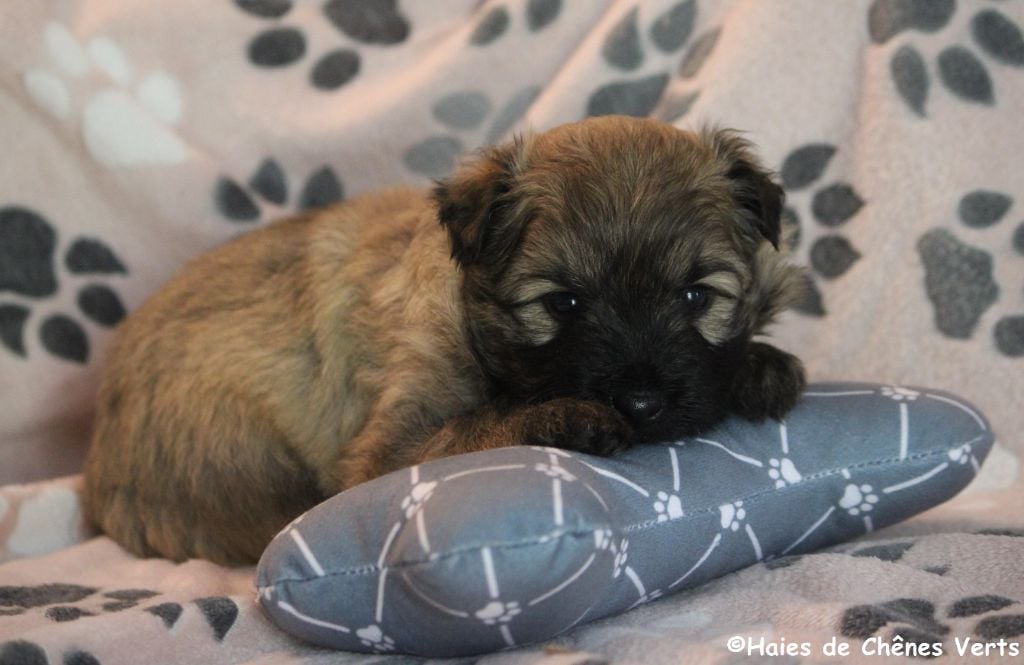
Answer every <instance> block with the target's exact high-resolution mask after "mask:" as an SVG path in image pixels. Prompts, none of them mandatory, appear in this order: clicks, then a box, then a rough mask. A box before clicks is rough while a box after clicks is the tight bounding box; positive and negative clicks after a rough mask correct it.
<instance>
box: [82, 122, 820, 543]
mask: <svg viewBox="0 0 1024 665" xmlns="http://www.w3.org/2000/svg"><path fill="white" fill-rule="evenodd" d="M772 188H774V189H772ZM777 190H778V188H777V187H775V186H774V184H772V183H771V181H770V180H769V179H768V176H767V174H766V173H764V172H763V170H761V169H760V167H758V166H757V165H756V162H755V161H754V158H753V157H752V156H751V155H750V153H749V151H748V148H747V147H746V145H745V144H744V143H742V142H741V141H739V140H738V139H736V137H735V136H734V135H731V134H728V133H724V132H713V131H707V132H704V133H702V134H700V135H694V134H689V133H686V132H682V131H680V130H677V129H674V128H671V127H668V126H665V125H660V124H658V123H655V122H653V121H640V120H633V119H627V118H617V117H607V118H600V119H594V120H590V121H586V122H584V123H577V124H574V125H566V126H563V127H560V128H556V129H555V130H552V131H550V132H548V133H546V134H542V135H540V136H537V137H529V138H526V139H523V140H520V141H518V142H516V143H515V144H512V145H509V146H504V147H501V148H496V149H492V150H490V151H489V152H486V153H484V154H483V155H481V156H480V157H478V158H477V159H475V160H474V161H471V162H469V163H468V164H466V165H465V166H463V167H462V168H461V169H460V170H459V171H458V172H457V173H456V175H455V176H453V178H451V179H450V180H449V181H447V182H446V183H443V184H442V185H441V186H440V187H439V188H438V190H437V191H436V192H435V195H434V198H431V197H430V196H429V193H427V192H422V191H418V190H393V191H388V192H383V193H378V194H373V195H369V196H365V197H362V198H359V199H355V200H352V201H350V202H347V203H345V204H342V205H340V206H337V207H334V208H331V209H327V210H324V211H321V212H317V213H312V214H309V215H305V216H302V217H299V218H295V219H290V220H286V221H282V222H278V223H275V224H271V225H269V226H267V227H265V228H263V229H260V230H257V231H255V232H253V233H250V234H248V235H245V236H243V237H241V238H239V239H238V240H236V241H234V242H232V243H229V244H227V245H225V246H223V247H220V248H218V249H216V250H214V251H212V252H210V253H208V254H206V255H204V256H201V257H199V258H198V259H196V260H195V261H193V262H192V263H191V264H189V265H188V266H187V267H186V268H185V269H184V270H183V271H182V272H181V273H180V274H179V275H178V276H177V277H175V278H174V279H173V280H172V281H171V282H170V283H168V284H167V285H166V286H165V287H164V288H163V289H162V290H161V291H160V292H159V293H157V294H156V295H155V296H154V297H153V298H151V299H150V300H149V301H148V302H147V303H146V304H145V305H143V306H142V307H141V308H140V309H139V310H138V311H136V312H135V313H133V314H132V315H131V316H130V317H129V318H128V319H127V320H126V321H125V322H124V324H123V325H122V326H121V328H120V329H119V330H118V332H117V334H116V337H115V339H114V341H113V342H112V344H111V345H110V347H109V350H108V352H107V356H108V358H109V360H108V363H107V366H106V369H105V377H104V380H103V384H102V387H101V391H100V397H99V405H98V406H99V408H98V417H97V422H96V430H95V436H94V439H93V444H92V449H91V452H90V455H89V459H88V462H87V467H86V489H85V507H86V511H87V515H88V517H89V518H91V519H92V520H93V521H94V522H95V523H97V524H98V525H99V526H100V527H101V528H102V529H103V530H104V531H106V532H107V533H108V534H110V535H111V536H112V537H113V538H115V539H116V540H117V541H119V542H120V543H121V544H123V545H124V546H125V547H126V548H128V549H129V550H130V551H132V552H134V553H136V554H139V555H160V556H164V557H168V558H172V559H176V560H181V559H185V558H187V557H203V558H207V559H211V560H213V561H216V562H219V563H245V562H252V561H254V560H255V559H256V558H258V556H259V554H260V553H261V551H262V549H263V548H264V547H265V545H266V544H267V542H268V541H269V540H270V538H271V537H272V536H273V535H274V534H275V533H276V532H277V531H278V530H279V529H280V528H281V527H282V526H283V525H284V524H286V523H287V522H288V521H289V520H291V519H292V518H294V517H295V516H297V515H298V514H299V513H301V512H302V511H304V510H306V509H308V508H309V507H311V506H312V505H314V504H315V503H316V502H318V501H320V500H322V499H323V498H325V497H327V496H330V495H332V494H334V493H336V492H338V491H341V490H343V489H345V488H346V487H351V486H353V485H354V484H356V483H360V482H363V481H366V480H368V479H371V478H374V477H376V476H379V475H381V474H383V473H386V472H389V471H392V470H395V469H399V468H402V467H405V466H408V465H412V464H416V463H419V462H421V461H425V460H429V459H433V458H436V457H440V456H445V455H451V454H456V453H461V452H468V451H473V450H481V449H487V448H494V447H499V446H507V445H516V444H540V445H552V446H561V447H566V448H575V449H580V450H585V451H588V452H596V453H607V452H612V451H614V450H617V449H620V448H621V447H623V446H624V445H627V444H628V443H629V442H631V441H632V440H633V439H635V438H640V439H641V440H646V439H648V438H651V437H658V436H663V435H667V434H670V433H672V432H669V431H668V430H665V431H662V430H658V429H652V430H651V432H650V436H647V435H644V434H643V429H642V428H640V427H633V425H632V423H630V422H627V419H626V418H625V417H624V416H623V415H622V414H620V413H619V412H618V411H616V410H615V409H614V408H612V406H611V402H612V401H613V398H614V397H615V395H611V394H608V392H607V391H606V390H605V388H604V387H602V386H603V385H604V384H600V385H599V384H598V383H593V381H596V379H594V380H593V381H591V379H590V378H587V379H586V380H584V378H583V377H579V378H578V381H577V383H573V384H571V385H570V384H564V381H563V380H562V378H557V380H556V379H554V378H552V376H549V375H548V374H546V372H550V371H552V365H553V363H554V364H557V362H555V361H552V359H551V358H556V359H559V358H560V359H562V360H559V361H558V362H562V361H565V362H570V361H572V358H571V357H570V355H569V352H568V351H566V350H559V347H558V345H559V344H560V343H561V342H560V340H561V338H562V336H564V335H567V334H568V333H567V332H566V331H567V330H568V324H566V323H564V322H559V321H557V320H555V319H554V318H553V316H552V314H551V312H550V311H549V310H548V309H546V308H545V306H544V305H543V304H542V303H541V300H542V298H543V297H544V296H545V295H546V294H549V293H550V292H552V291H556V290H559V289H565V288H567V284H566V283H564V282H565V281H572V282H573V283H579V284H580V285H581V286H580V287H579V288H580V289H584V288H585V286H584V285H586V284H604V283H607V284H608V285H609V289H610V290H609V291H608V292H609V293H610V292H611V290H613V289H611V287H615V288H618V287H621V288H623V289H625V290H626V291H625V292H628V293H637V294H639V295H640V296H643V295H644V294H646V293H652V294H653V293H654V292H655V291H657V290H658V289H660V288H661V287H660V285H661V284H662V283H663V282H673V280H674V282H676V283H678V284H679V285H684V284H685V283H687V280H694V279H696V280H698V283H700V284H704V285H706V286H709V287H711V288H712V289H713V290H714V291H715V292H716V293H717V294H718V295H716V296H715V300H714V301H713V302H712V305H711V307H710V308H709V309H708V311H707V312H706V313H704V314H701V315H700V316H697V315H694V316H690V317H689V318H687V317H686V316H681V315H678V314H677V313H674V311H673V310H672V305H671V304H665V302H670V300H669V301H664V300H660V301H658V302H657V303H655V301H654V300H652V301H651V302H652V304H651V306H650V307H649V308H648V309H649V310H650V312H651V313H652V314H651V316H655V315H657V317H659V318H658V319H657V321H654V319H652V320H651V321H646V319H645V322H644V324H643V325H639V324H637V325H634V326H632V327H631V328H629V331H630V332H629V335H632V337H630V339H631V340H632V341H631V342H630V346H631V347H632V346H637V347H638V348H640V349H641V350H642V349H643V348H646V346H645V345H647V346H650V345H658V344H661V345H662V346H663V345H664V344H665V342H664V340H665V339H667V338H668V337H667V336H672V335H676V336H680V335H688V336H689V337H686V339H691V338H692V339H693V340H694V342H693V345H695V346H698V347H700V350H699V354H705V355H707V354H712V355H713V358H712V355H707V358H708V359H709V360H708V363H711V364H710V365H709V366H710V367H711V368H712V372H713V373H715V377H716V378H715V382H716V385H717V384H721V389H720V390H718V392H717V393H715V395H717V397H716V399H717V401H718V402H721V404H718V403H712V402H713V401H714V400H712V401H710V402H708V404H703V403H701V404H703V405H702V406H700V407H699V408H702V409H707V410H709V411H708V415H707V417H706V418H704V419H702V420H699V421H698V420H693V421H692V422H691V421H687V420H686V417H687V416H686V415H685V414H683V415H680V416H679V418H682V420H680V421H678V422H680V423H683V422H686V423H689V425H688V427H690V426H692V427H690V428H691V429H693V428H697V427H704V426H707V425H708V424H710V423H712V422H713V421H715V420H717V419H720V418H721V417H722V416H724V414H725V413H726V412H727V411H730V410H732V411H737V412H740V413H741V414H743V415H746V416H748V417H764V416H776V417H778V416H781V415H782V413H784V412H785V410H786V409H788V408H789V407H790V406H792V404H793V402H794V401H795V399H796V395H797V394H798V393H799V390H800V388H801V387H802V385H803V376H802V372H801V370H800V366H799V362H798V361H796V359H795V358H792V356H789V355H788V354H783V353H782V352H781V351H778V350H776V349H774V348H772V347H770V346H767V345H765V344H760V343H751V342H750V341H749V340H750V337H751V336H752V335H753V334H755V333H756V332H757V331H759V330H760V329H761V327H762V326H763V325H765V324H766V323H767V322H768V321H769V320H770V319H771V318H772V316H774V314H775V313H776V312H777V311H778V310H779V309H780V308H782V307H784V306H786V305H787V304H789V303H790V302H791V301H792V299H793V297H794V294H795V293H796V283H797V281H796V273H795V271H794V269H793V268H792V267H791V266H789V265H788V264H786V263H784V262H783V261H782V260H781V259H780V258H779V255H778V253H777V252H776V251H775V249H774V248H773V245H777V244H778V207H779V205H781V191H777ZM773 206H774V209H771V208H773ZM439 220H440V222H441V223H440V224H439V223H438V222H439ZM682 220H692V222H690V221H688V222H686V223H693V224H697V223H698V221H699V223H700V224H701V227H700V229H701V230H700V232H699V233H685V234H682V235H679V234H678V231H679V228H678V227H679V226H680V225H681V224H683V221H682ZM674 234H675V235H674ZM611 248H619V249H620V250H621V251H620V252H619V253H618V254H616V255H615V257H612V255H611V254H610V251H611ZM452 257H453V258H452ZM613 258H614V261H613ZM701 262H703V263H701ZM612 264H614V265H615V266H616V267H615V268H614V269H612V268H610V267H609V266H610V265H612ZM697 264H701V265H705V266H711V267H710V268H708V271H707V273H706V274H704V275H697V276H696V277H695V276H694V274H693V269H694V266H695V265H697ZM602 280H604V281H602ZM609 280H610V281H609ZM574 288H575V287H574ZM599 291H600V289H599ZM658 293H660V291H658ZM651 297H652V298H654V296H653V295H652V296H651ZM591 301H593V302H595V303H596V302H597V299H596V298H592V299H591ZM602 306H603V305H602ZM595 307H596V304H595ZM608 307H609V309H608V312H611V314H609V315H608V316H609V317H611V318H613V319H615V318H616V317H618V318H619V319H623V320H625V318H626V317H625V315H624V314H622V316H619V315H617V314H615V312H616V311H618V312H619V314H621V313H622V312H623V311H625V310H623V309H620V310H615V309H614V306H613V305H611V304H609V305H608ZM643 311H644V312H646V311H647V310H643ZM616 320H617V319H616ZM580 325H583V324H582V323H581V324H580ZM622 325H623V326H626V324H625V323H623V324H622ZM627 327H628V326H627ZM657 331H660V332H657ZM656 333H657V334H656ZM581 334H583V333H581ZM608 334H609V337H608V339H605V337H603V336H602V333H594V334H593V335H591V336H588V337H585V339H586V340H587V341H588V343H593V344H594V345H596V346H599V347H602V348H603V347H604V346H610V347H611V348H613V349H614V347H615V346H616V344H618V343H619V342H618V341H617V340H619V337H616V336H615V335H613V334H612V332H609V333H608ZM615 334H616V335H617V334H618V333H615ZM588 335H589V333H588ZM673 339H674V337H673ZM680 339H683V338H682V337H680ZM687 344H689V343H686V344H684V343H680V344H679V346H680V349H679V350H680V351H681V352H682V351H683V350H685V349H682V347H683V346H686V345H687ZM577 346H578V345H577ZM544 353H555V354H556V355H555V356H551V357H550V358H549V357H547V356H543V354H544ZM694 353H698V351H694ZM538 354H540V355H538ZM699 354H698V356H695V358H698V357H699V358H703V357H704V356H701V355H699ZM651 357H653V356H651ZM694 362H696V360H694ZM716 363H717V364H716ZM579 364H580V363H576V364H575V365H572V364H571V365H568V366H567V367H568V368H569V369H568V370H566V369H564V368H563V369H557V368H555V369H556V370H557V371H559V372H560V373H561V374H562V375H565V374H572V368H573V367H575V366H576V365H579ZM652 364H653V365H657V363H654V362H653V361H652V360H651V358H649V357H647V356H644V358H643V359H642V362H641V360H637V362H636V363H634V365H635V366H634V365H630V366H629V367H626V368H624V369H623V370H622V371H623V374H622V376H621V377H618V375H616V376H617V377H618V378H616V379H615V380H616V381H619V382H620V383H621V382H626V381H632V380H633V379H632V378H630V377H633V375H634V374H636V375H637V376H639V375H640V374H643V377H644V378H643V379H642V381H644V382H648V383H649V382H650V381H654V379H650V378H649V376H648V375H651V373H652V372H654V373H655V374H656V373H657V371H656V370H657V366H655V368H654V369H653V370H652V369H651V367H650V366H651V365H652ZM638 367H642V368H644V369H643V371H642V372H641V370H638V369H636V368H638ZM687 367H689V366H687ZM715 367H718V368H719V369H718V370H715V369H714V368H715ZM634 370H635V371H634ZM601 371H603V370H601ZM690 371H691V369H678V374H679V376H678V377H676V378H678V379H679V381H682V382H684V381H683V379H686V380H687V381H690V380H691V379H689V378H687V377H688V376H689V375H688V374H687V372H690ZM666 372H668V370H666ZM599 373H600V372H598V371H597V370H595V374H594V376H597V375H598V374H599ZM684 375H685V376H684ZM701 376H703V375H701ZM640 380H641V379H637V381H640ZM659 380H660V379H659ZM672 380H673V376H669V377H668V378H665V379H664V381H665V382H666V383H672ZM648 383H643V386H647V385H648ZM563 384H564V385H563ZM616 385H617V384H616ZM637 385H640V384H637ZM687 385H689V384H687ZM630 386H632V384H630ZM623 389H625V388H623ZM630 389H632V388H630ZM691 392H692V391H691ZM695 399H696V398H695V397H694V396H693V395H690V394H689V393H687V395H686V396H685V397H679V398H678V400H677V401H678V404H676V403H675V402H673V405H672V408H673V409H676V410H678V411H679V412H680V413H682V412H683V411H685V409H686V408H690V407H688V406H687V405H691V406H692V409H697V408H698V406H696V404H697V402H694V400H695ZM709 399H710V398H709ZM668 422H669V424H671V423H673V422H676V421H668ZM668 426H669V425H666V427H668ZM676 429H677V430H679V431H681V432H683V433H686V432H687V431H689V430H687V428H686V427H682V426H679V427H677V428H676ZM637 432H640V433H641V434H640V435H638V434H637Z"/></svg>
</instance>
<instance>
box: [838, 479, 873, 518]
mask: <svg viewBox="0 0 1024 665" xmlns="http://www.w3.org/2000/svg"><path fill="white" fill-rule="evenodd" d="M876 503H878V496H877V495H876V494H874V488H873V487H872V486H871V485H856V484H854V483H849V484H848V485H847V486H846V489H845V490H844V491H843V496H842V498H840V499H839V507H840V508H843V509H844V510H846V512H848V513H850V514H851V515H860V514H861V513H869V512H871V511H872V510H874V508H875V504H876Z"/></svg>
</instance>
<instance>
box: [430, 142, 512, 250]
mask: <svg viewBox="0 0 1024 665" xmlns="http://www.w3.org/2000/svg"><path fill="white" fill-rule="evenodd" d="M527 147H528V140H527V139H523V138H522V137H516V139H515V141H514V142H513V143H511V144H507V145H503V146H497V147H492V148H486V149H484V150H483V151H481V153H480V154H479V155H478V156H477V157H475V158H474V159H472V160H471V161H469V162H467V163H466V164H464V165H462V166H461V167H459V168H458V169H457V170H456V171H455V173H454V174H453V175H452V176H450V177H449V178H447V179H446V180H442V181H440V182H438V183H437V186H436V187H435V188H434V201H435V202H436V203H437V214H438V219H439V220H440V222H441V225H442V226H444V227H445V228H446V229H447V230H448V236H449V239H450V242H451V247H452V258H453V259H455V260H456V261H457V262H458V263H459V265H462V266H466V265H470V264H473V263H480V262H484V261H486V262H494V263H497V262H500V261H502V260H503V259H504V258H507V255H508V254H511V252H512V250H513V249H514V248H515V245H516V243H517V242H518V240H519V232H520V231H522V228H521V227H520V226H519V225H516V224H515V221H514V220H513V219H511V217H512V214H511V213H512V210H511V208H512V205H511V204H512V200H511V196H510V194H511V191H512V186H513V184H514V182H515V178H516V176H517V175H519V173H521V172H522V170H523V169H524V168H525V166H526V152H527Z"/></svg>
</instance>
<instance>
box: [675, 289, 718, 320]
mask: <svg viewBox="0 0 1024 665" xmlns="http://www.w3.org/2000/svg"><path fill="white" fill-rule="evenodd" d="M680 297H681V298H682V300H683V304H684V305H685V306H686V309H687V310H688V311H690V312H693V313H694V314H697V313H700V312H703V311H704V310H705V309H707V307H708V305H709V304H711V297H712V293H711V289H710V288H708V287H706V286H704V285H703V284H694V285H693V286H688V287H686V288H685V289H683V290H682V293H681V294H680Z"/></svg>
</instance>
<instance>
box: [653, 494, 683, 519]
mask: <svg viewBox="0 0 1024 665" xmlns="http://www.w3.org/2000/svg"><path fill="white" fill-rule="evenodd" d="M657 499H658V500H657V501H655V502H654V512H656V513H658V521H659V522H666V521H668V520H675V519H679V518H680V517H682V516H683V502H682V501H680V500H679V497H678V496H676V495H675V494H669V493H667V492H658V494H657Z"/></svg>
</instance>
